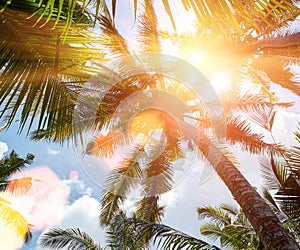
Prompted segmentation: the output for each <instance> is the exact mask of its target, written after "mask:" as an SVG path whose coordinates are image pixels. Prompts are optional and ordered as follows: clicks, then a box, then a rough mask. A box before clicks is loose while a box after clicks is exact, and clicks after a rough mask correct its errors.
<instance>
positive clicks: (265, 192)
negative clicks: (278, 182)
mask: <svg viewBox="0 0 300 250" xmlns="http://www.w3.org/2000/svg"><path fill="white" fill-rule="evenodd" d="M262 193H263V197H264V199H265V200H267V201H268V202H269V203H270V204H271V205H272V206H273V207H275V208H276V209H277V210H279V207H278V206H277V204H276V201H275V200H274V198H273V196H272V195H271V193H270V192H269V190H268V189H266V188H265V187H263V190H262Z"/></svg>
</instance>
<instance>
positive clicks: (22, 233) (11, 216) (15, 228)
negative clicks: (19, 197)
mask: <svg viewBox="0 0 300 250" xmlns="http://www.w3.org/2000/svg"><path fill="white" fill-rule="evenodd" d="M3 194H4V193H1V194H0V195H1V197H0V219H1V222H2V225H4V226H5V228H6V230H11V231H12V232H14V233H15V234H16V236H17V237H18V238H21V239H24V240H25V239H26V237H27V232H28V233H29V224H28V222H27V220H26V219H25V218H24V217H23V215H22V214H21V213H19V212H18V211H17V210H14V209H13V208H12V207H11V204H10V202H9V201H7V200H6V199H5V198H3V197H2V196H3ZM4 197H5V196H4ZM2 230H3V229H2Z"/></svg>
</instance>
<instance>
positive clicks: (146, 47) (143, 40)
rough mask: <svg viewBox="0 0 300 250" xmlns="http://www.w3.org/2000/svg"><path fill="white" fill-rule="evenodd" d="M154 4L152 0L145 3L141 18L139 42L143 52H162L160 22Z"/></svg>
mask: <svg viewBox="0 0 300 250" xmlns="http://www.w3.org/2000/svg"><path fill="white" fill-rule="evenodd" d="M152 2H153V1H152V0H146V1H145V3H144V11H143V14H142V15H141V16H140V18H139V20H140V21H139V26H138V32H139V35H138V41H139V47H140V48H141V50H142V51H147V52H160V51H161V46H160V37H159V33H158V30H157V28H158V22H157V17H156V13H155V10H154V7H153V3H152Z"/></svg>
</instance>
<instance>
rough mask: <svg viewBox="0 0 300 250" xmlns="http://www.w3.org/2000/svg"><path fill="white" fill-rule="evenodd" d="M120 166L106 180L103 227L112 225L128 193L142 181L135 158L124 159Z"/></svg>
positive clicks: (102, 211)
mask: <svg viewBox="0 0 300 250" xmlns="http://www.w3.org/2000/svg"><path fill="white" fill-rule="evenodd" d="M120 164H121V166H120V167H118V168H116V169H115V170H113V172H112V173H111V174H110V175H109V176H108V177H107V180H106V184H105V188H104V192H103V198H102V200H101V211H100V223H101V224H102V225H108V224H109V223H110V221H111V220H112V218H113V217H114V216H115V214H116V213H117V212H119V208H120V205H121V204H122V203H123V202H124V200H125V199H126V196H127V195H128V193H129V192H130V191H131V190H132V188H134V187H135V186H136V185H137V184H138V183H139V181H140V180H141V176H142V172H141V168H140V166H139V164H138V163H137V162H136V161H135V159H134V158H132V159H124V160H123V161H122V162H121V163H120Z"/></svg>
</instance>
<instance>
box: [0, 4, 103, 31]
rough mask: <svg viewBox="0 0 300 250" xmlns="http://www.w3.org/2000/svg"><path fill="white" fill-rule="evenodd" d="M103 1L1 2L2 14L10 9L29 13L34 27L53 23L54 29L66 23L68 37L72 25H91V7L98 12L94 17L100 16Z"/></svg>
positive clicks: (65, 28) (65, 29)
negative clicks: (59, 24)
mask: <svg viewBox="0 0 300 250" xmlns="http://www.w3.org/2000/svg"><path fill="white" fill-rule="evenodd" d="M102 5H103V4H102V2H101V1H89V2H86V1H71V2H66V1H63V0H54V1H52V0H46V1H37V0H35V1H18V0H14V1H7V0H1V1H0V8H1V12H3V11H8V10H9V9H17V10H18V11H21V12H24V13H27V16H28V17H29V16H31V17H35V18H33V19H35V22H34V26H40V27H41V26H45V25H47V24H48V23H49V22H51V23H52V24H51V25H52V27H53V28H55V27H56V25H57V24H58V23H59V22H60V23H64V32H63V34H64V35H66V34H67V32H68V29H69V28H70V27H71V25H72V23H86V24H89V25H91V24H92V22H93V15H92V14H91V13H90V11H89V7H94V9H95V10H96V11H95V13H94V16H96V17H97V16H98V12H99V11H101V10H102V9H103V6H102Z"/></svg>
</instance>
